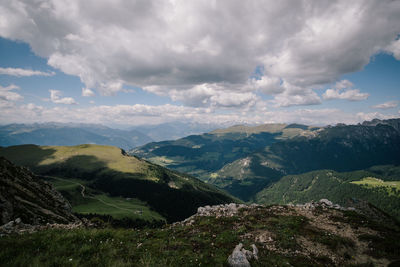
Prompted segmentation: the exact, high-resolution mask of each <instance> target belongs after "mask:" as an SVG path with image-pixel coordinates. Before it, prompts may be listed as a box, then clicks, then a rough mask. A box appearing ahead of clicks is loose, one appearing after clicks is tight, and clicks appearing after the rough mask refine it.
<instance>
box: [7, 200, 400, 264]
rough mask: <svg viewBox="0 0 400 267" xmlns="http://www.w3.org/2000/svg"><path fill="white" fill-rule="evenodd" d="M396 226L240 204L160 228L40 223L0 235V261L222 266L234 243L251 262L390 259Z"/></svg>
mask: <svg viewBox="0 0 400 267" xmlns="http://www.w3.org/2000/svg"><path fill="white" fill-rule="evenodd" d="M399 238H400V232H399V228H398V226H396V225H390V224H384V223H382V222H377V221H374V220H371V219H370V218H368V217H365V216H362V215H360V214H357V213H355V212H351V211H338V210H334V209H326V208H323V207H316V208H314V209H303V208H299V207H278V206H271V207H255V208H250V209H249V208H242V209H239V210H238V212H237V213H235V214H232V216H216V215H215V214H210V216H197V217H193V218H192V219H191V220H190V222H189V221H188V222H187V223H179V224H175V225H167V226H165V227H164V228H162V229H142V230H140V229H139V230H138V229H129V230H128V229H73V230H57V229H53V230H46V231H41V232H37V233H33V234H23V235H12V236H7V237H2V238H0V262H1V263H2V265H4V266H227V259H228V256H229V255H230V254H231V253H232V251H233V249H234V248H235V246H236V245H238V244H239V243H242V244H243V245H244V248H245V249H247V250H250V251H252V249H251V245H252V244H254V245H255V246H256V247H257V249H258V253H257V256H258V259H254V258H253V259H251V260H250V263H251V266H388V265H389V264H390V263H392V264H393V265H391V266H397V265H396V263H397V264H398V261H399V260H400V258H399V255H400V245H399V242H397V241H398V240H399Z"/></svg>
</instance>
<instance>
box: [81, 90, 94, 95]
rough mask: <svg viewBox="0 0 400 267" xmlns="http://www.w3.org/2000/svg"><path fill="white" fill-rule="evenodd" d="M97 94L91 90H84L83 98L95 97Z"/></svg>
mask: <svg viewBox="0 0 400 267" xmlns="http://www.w3.org/2000/svg"><path fill="white" fill-rule="evenodd" d="M94 95H95V93H94V92H93V91H92V90H90V89H89V88H82V96H94Z"/></svg>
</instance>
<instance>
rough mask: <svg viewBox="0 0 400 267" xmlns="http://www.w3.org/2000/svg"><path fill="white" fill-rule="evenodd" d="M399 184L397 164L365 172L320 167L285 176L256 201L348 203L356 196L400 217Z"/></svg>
mask: <svg viewBox="0 0 400 267" xmlns="http://www.w3.org/2000/svg"><path fill="white" fill-rule="evenodd" d="M374 170H375V171H374ZM377 170H379V171H377ZM385 170H386V171H385ZM388 170H391V171H390V172H391V173H392V175H393V174H394V172H396V173H397V179H398V180H393V176H389V177H388V176H385V175H382V174H381V173H385V172H388ZM399 184H400V167H398V166H397V167H395V166H379V167H374V168H371V169H369V170H366V171H354V172H344V173H339V172H335V171H331V170H319V171H313V172H308V173H304V174H300V175H288V176H285V177H283V178H282V179H280V180H279V181H278V182H276V183H275V184H273V185H272V186H269V187H267V188H265V189H264V190H262V191H260V192H259V193H258V194H257V195H256V199H255V200H256V201H257V202H258V203H264V204H272V203H279V204H289V203H293V204H296V203H306V202H309V201H312V200H314V201H315V200H319V199H321V198H327V199H329V200H331V201H333V202H335V203H339V204H346V202H347V201H348V200H349V199H352V198H355V199H360V200H365V201H368V202H370V203H372V204H374V205H375V206H377V207H378V208H380V209H382V210H383V211H385V212H387V213H389V214H391V215H393V216H395V217H396V218H397V219H399V220H400V188H399Z"/></svg>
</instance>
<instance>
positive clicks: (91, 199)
mask: <svg viewBox="0 0 400 267" xmlns="http://www.w3.org/2000/svg"><path fill="white" fill-rule="evenodd" d="M46 178H47V180H48V181H49V182H50V183H51V184H53V186H54V187H55V188H56V190H57V191H60V192H61V193H62V194H63V195H64V197H66V198H67V199H68V200H69V201H70V203H71V204H72V211H73V212H76V213H78V214H99V215H110V216H112V217H113V218H114V219H123V218H130V219H142V220H146V221H153V220H157V221H158V220H165V218H164V217H162V216H161V215H160V214H158V213H157V212H155V211H152V210H151V209H150V208H149V206H148V205H147V204H146V203H145V202H143V201H140V200H139V199H136V198H122V197H110V196H108V195H106V194H94V193H93V192H94V191H93V189H91V188H89V187H87V186H85V185H86V184H87V181H83V180H80V179H65V178H58V177H46ZM81 185H84V186H85V197H83V196H82V194H81V191H82V187H81Z"/></svg>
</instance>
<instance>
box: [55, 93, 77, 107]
mask: <svg viewBox="0 0 400 267" xmlns="http://www.w3.org/2000/svg"><path fill="white" fill-rule="evenodd" d="M49 92H50V100H51V102H53V103H56V104H65V105H76V104H78V103H77V102H76V101H75V100H74V99H73V98H72V97H61V96H62V93H61V92H60V91H58V90H49Z"/></svg>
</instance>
